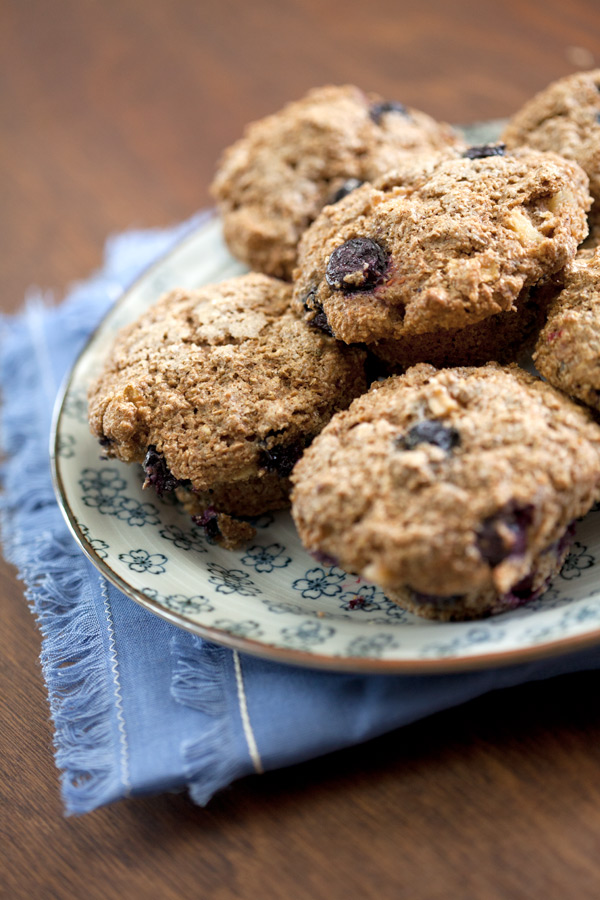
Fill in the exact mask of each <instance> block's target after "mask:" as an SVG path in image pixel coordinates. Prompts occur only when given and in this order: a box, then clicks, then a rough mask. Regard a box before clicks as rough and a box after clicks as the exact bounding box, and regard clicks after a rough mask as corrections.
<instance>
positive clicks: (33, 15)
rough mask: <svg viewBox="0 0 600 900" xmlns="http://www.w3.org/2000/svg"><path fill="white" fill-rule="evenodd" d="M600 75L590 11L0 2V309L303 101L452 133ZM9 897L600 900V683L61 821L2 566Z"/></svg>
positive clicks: (47, 283) (148, 220)
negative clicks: (351, 94) (351, 91)
mask: <svg viewBox="0 0 600 900" xmlns="http://www.w3.org/2000/svg"><path fill="white" fill-rule="evenodd" d="M595 63H597V64H600V7H599V6H598V3H597V0H571V2H570V3H569V4H565V3H564V0H546V2H542V0H539V2H538V0H518V2H516V0H511V2H504V3H499V2H488V0H484V2H478V3H476V2H471V0H455V2H453V3H451V4H450V3H447V2H443V0H422V2H421V3H419V4H409V3H404V4H402V3H400V4H399V3H398V2H397V0H371V2H368V3H366V2H365V0H347V2H342V0H332V2H330V3H325V4H323V3H322V2H317V0H295V2H292V0H287V2H281V3H275V2H272V0H271V2H270V0H253V2H252V3H245V2H239V0H235V2H234V0H221V2H219V3H215V4H212V3H211V4H209V3H202V2H194V0H54V2H52V3H48V2H43V0H2V2H0V68H1V73H0V74H1V77H0V130H1V133H0V263H1V264H0V305H1V308H2V309H3V310H5V311H6V310H12V309H16V308H17V307H18V306H19V305H20V304H21V302H22V299H23V296H24V294H25V293H26V291H27V290H29V289H31V287H32V286H35V285H37V286H38V287H39V288H40V289H42V290H44V291H48V292H50V293H51V294H52V295H53V296H54V297H55V298H56V299H59V298H60V297H61V296H62V295H63V294H64V292H65V290H66V288H67V287H68V285H69V284H70V283H71V282H72V281H74V280H76V279H78V278H82V277H84V276H86V275H87V274H88V273H89V272H90V271H91V270H92V269H93V268H94V267H96V266H98V265H99V263H100V261H101V256H102V248H103V244H104V241H105V239H106V237H107V236H108V235H109V234H110V233H112V232H115V231H119V230H122V229H125V228H128V227H131V226H140V227H148V226H159V225H166V224H170V223H172V222H175V221H178V220H180V219H183V218H184V217H186V216H189V215H191V214H192V213H193V212H194V211H195V210H197V209H198V208H200V207H203V206H205V205H207V204H208V203H209V202H210V199H209V194H208V185H209V183H210V179H211V177H212V173H213V170H214V165H215V161H216V158H217V156H218V154H219V153H220V151H221V150H222V149H223V148H224V147H225V146H226V145H227V144H228V143H229V142H231V141H232V140H233V139H235V138H236V137H237V136H238V135H239V134H240V133H241V131H242V129H243V126H244V124H245V123H246V122H248V121H249V120H251V119H253V118H256V117H259V116H261V115H264V114H265V113H268V112H271V111H274V110H276V109H277V108H278V107H280V106H281V105H282V104H283V103H284V102H285V101H287V100H289V99H293V98H295V97H298V96H300V95H301V94H302V93H304V91H305V90H306V89H308V88H309V87H310V86H314V85H318V84H322V83H325V82H334V83H343V82H355V83H358V84H360V85H361V86H363V87H364V88H366V89H370V90H376V91H379V92H381V93H382V94H384V95H386V96H389V97H394V98H398V99H401V100H404V101H405V102H407V103H409V104H412V105H415V106H417V107H420V108H422V109H425V110H426V111H428V112H430V113H432V114H433V115H435V116H438V117H440V118H445V119H447V120H450V121H454V122H468V121H472V120H476V119H483V118H493V117H500V116H506V115H510V113H511V112H512V111H513V110H515V109H516V108H517V107H518V106H519V105H520V104H521V103H522V102H523V101H524V100H525V99H527V97H528V96H530V95H531V94H532V93H533V92H534V91H535V90H538V89H540V88H542V87H543V86H544V85H545V84H547V83H548V82H549V81H551V80H552V79H554V78H557V77H559V76H561V75H564V74H567V73H569V72H571V71H574V70H575V69H576V68H577V67H578V66H582V65H583V66H585V65H593V64H595ZM0 578H1V587H0V594H1V600H2V602H1V603H0V673H1V696H2V700H1V702H0V710H1V722H0V774H1V778H0V798H1V801H2V822H1V825H0V894H1V896H2V897H4V896H6V897H7V898H10V900H13V898H29V897H32V898H35V900H37V898H40V900H46V898H48V900H79V898H83V897H85V898H89V900H95V898H98V900H100V898H102V900H113V898H115V900H116V898H128V897H138V896H143V897H145V898H146V900H159V898H160V900H170V898H173V900H175V898H178V900H186V898H208V897H210V898H215V900H221V898H236V897H243V898H262V897H268V898H269V897H281V898H285V900H300V898H309V897H310V898H313V900H321V898H323V900H325V898H326V900H338V898H340V900H341V898H345V900H347V898H354V897H367V898H371V897H373V898H375V897H377V898H381V897H384V898H388V897H390V898H392V897H393V898H398V900H404V898H406V900H438V898H439V900H446V898H461V900H462V898H485V900H487V898H490V900H496V898H497V900H521V898H523V900H529V898H532V897H535V898H538V897H544V898H547V900H551V898H561V900H562V898H587V897H590V898H592V897H594V898H597V897H598V894H599V883H600V864H599V862H598V859H599V854H598V850H599V849H600V787H599V786H598V785H599V784H600V711H599V709H598V705H597V703H596V700H595V695H596V691H597V690H598V689H599V688H600V674H597V673H594V674H587V675H577V676H569V677H565V678H562V679H559V680H555V681H553V682H550V683H546V684H540V685H529V686H526V687H523V688H520V689H514V690H511V691H506V692H503V693H501V694H498V695H492V696H489V697H486V698H483V699H481V700H478V701H476V702H473V703H470V704H468V705H467V706H465V707H463V708H461V709H459V710H454V711H450V712H447V713H444V714H441V715H438V716H435V717H433V718H432V719H430V720H428V721H425V722H421V723H419V724H416V725H414V726H412V727H410V728H406V729H403V730H402V731H399V732H396V733H395V734H391V735H388V736H386V737H385V738H382V739H380V740H378V741H375V742H372V743H370V744H369V745H366V746H363V747H357V748H354V749H351V750H348V751H346V752H344V753H339V754H336V755H334V756H331V757H328V758H325V759H321V760H317V761H315V762H312V763H307V764H305V765H303V766H299V767H296V768H295V769H292V770H285V771H281V772H276V773H271V774H269V775H266V776H263V777H261V778H252V779H247V780H246V781H244V782H242V783H240V784H237V785H235V786H234V787H233V788H231V789H230V790H228V791H226V792H224V793H223V794H221V795H220V796H218V797H217V798H215V799H214V800H213V802H212V803H211V804H210V805H209V807H208V808H207V809H205V810H201V809H198V808H196V807H194V806H193V805H192V804H191V803H190V802H189V801H188V800H187V798H186V797H185V796H184V795H165V796H161V797H156V798H148V799H139V800H133V801H127V802H122V803H120V804H116V805H114V806H112V807H110V808H107V809H103V810H99V811H97V812H95V813H92V814H89V815H87V816H84V817H81V818H78V819H74V818H71V819H65V818H63V816H62V809H61V804H60V799H59V792H58V783H57V775H56V772H55V769H54V765H53V761H52V732H51V728H50V725H49V721H48V711H47V706H46V699H45V693H44V689H43V685H42V682H41V676H40V671H39V664H38V662H37V656H38V653H39V638H38V634H37V631H36V628H35V624H34V621H33V618H32V616H31V614H30V613H29V611H28V609H27V605H26V601H25V599H24V597H23V590H22V585H21V584H20V583H19V582H18V581H17V579H16V576H15V574H14V571H13V570H12V569H11V567H10V566H8V565H7V564H5V563H0Z"/></svg>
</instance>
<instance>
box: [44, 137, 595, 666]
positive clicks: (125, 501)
mask: <svg viewBox="0 0 600 900" xmlns="http://www.w3.org/2000/svg"><path fill="white" fill-rule="evenodd" d="M491 127H492V135H493V133H494V132H493V126H491ZM471 134H472V133H471ZM470 136H471V135H470ZM489 137H490V126H488V130H487V131H483V132H482V131H481V130H479V131H478V133H477V139H479V140H481V139H489ZM244 271H245V269H244V268H243V267H242V266H241V265H240V264H239V263H238V262H236V261H235V260H234V259H233V258H232V257H231V256H230V255H229V253H228V251H227V249H226V247H225V245H224V242H223V238H222V233H221V226H220V222H219V220H218V219H217V218H216V217H215V218H213V219H212V220H210V221H209V222H208V223H207V224H205V225H203V226H202V227H200V228H199V229H198V230H197V231H195V232H194V233H193V234H191V235H190V236H188V237H187V238H186V239H185V240H184V241H183V242H182V243H180V244H179V245H178V246H177V247H176V248H175V249H174V250H172V251H171V252H170V253H169V254H168V255H167V256H166V257H165V258H163V259H162V260H161V261H160V262H159V263H157V264H155V265H154V266H153V267H152V268H151V269H150V270H149V271H148V272H146V274H145V275H143V276H142V278H141V279H140V280H139V281H138V282H137V283H136V284H135V285H134V286H133V287H132V288H131V289H130V290H128V291H127V292H126V293H125V294H124V295H123V296H122V297H121V299H120V300H118V301H117V303H116V304H115V306H114V307H113V308H112V310H111V311H110V312H109V314H108V315H107V316H106V318H105V319H104V320H103V322H102V323H101V325H100V326H99V328H98V329H97V331H96V332H95V333H94V334H93V335H92V337H91V339H90V341H89V342H88V344H87V346H86V347H85V349H84V350H83V352H82V353H81V355H80V356H79V358H78V360H77V361H76V363H75V365H74V367H73V369H72V371H71V373H70V376H69V378H68V379H67V382H66V385H65V387H64V388H63V392H62V394H61V396H60V397H59V399H58V401H57V406H56V411H55V418H54V421H55V424H54V427H53V438H52V448H53V449H52V452H51V456H52V467H53V477H54V484H55V489H56V493H57V497H58V501H59V504H60V506H61V509H62V511H63V514H64V515H65V518H66V520H67V522H68V524H69V527H70V529H71V531H72V532H73V534H74V536H75V538H76V540H77V541H78V542H79V544H80V546H81V548H82V550H83V551H84V552H85V553H86V554H87V556H88V557H89V558H90V559H91V561H92V562H93V563H94V564H95V565H96V566H97V568H98V569H99V570H100V572H101V573H102V574H103V575H104V576H105V577H106V578H107V579H109V580H110V581H111V582H113V584H115V585H116V586H117V587H118V588H119V589H120V590H122V591H123V592H124V593H125V594H126V595H127V596H128V597H130V598H131V599H133V600H135V601H137V602H138V603H140V604H142V605H143V606H144V607H146V608H147V609H149V610H151V611H152V612H153V613H156V614H157V615H159V616H162V617H163V618H165V619H167V620H169V621H170V622H172V623H173V624H174V625H177V626H179V627H182V628H186V629H188V630H190V631H193V632H195V633H197V634H199V635H201V636H202V637H204V638H207V639H209V640H211V641H214V642H216V643H219V644H223V645H226V646H229V647H233V648H235V649H238V650H242V651H244V652H247V653H252V654H255V655H258V656H262V657H265V658H269V659H273V660H277V661H280V662H287V663H291V664H301V665H308V666H313V667H323V668H329V669H335V670H346V671H347V670H351V671H360V672H380V673H383V672H385V673H401V672H402V673H409V672H410V673H425V672H433V671H435V672H442V671H450V670H455V669H460V668H463V669H466V668H478V667H479V668H483V667H488V666H493V665H501V664H509V663H516V662H520V661H524V660H528V659H532V658H534V657H538V656H543V655H550V654H555V653H563V652H567V651H571V650H575V649H577V648H580V647H584V646H587V645H590V644H593V643H596V642H598V641H600V507H599V508H598V509H594V510H592V511H591V512H590V513H589V514H588V515H587V516H586V518H585V519H583V520H582V521H581V522H579V523H578V526H577V532H576V535H575V542H574V544H573V546H572V549H571V552H570V554H569V556H568V558H567V560H566V562H565V564H564V566H563V569H562V572H561V574H560V575H559V576H557V578H556V579H555V581H554V583H553V584H552V586H551V587H550V589H549V590H548V591H546V593H545V594H544V595H543V596H542V597H539V598H538V599H536V600H534V601H531V602H530V603H528V604H525V605H524V606H522V607H520V608H519V609H517V610H514V611H512V612H510V613H505V614H503V615H499V616H495V617H493V618H490V619H486V620H482V621H480V622H443V623H440V622H433V621H428V620H424V619H420V618H418V617H417V616H413V615H411V614H410V613H408V612H406V611H404V610H403V609H401V608H400V607H399V606H397V605H396V604H394V603H392V602H391V601H390V600H388V599H387V598H386V597H385V595H384V594H383V592H382V591H381V590H380V589H379V588H377V587H375V586H374V585H372V584H369V583H368V582H366V581H364V580H362V579H360V578H356V577H355V576H352V575H348V574H347V573H346V572H343V571H342V570H340V569H338V568H336V567H328V566H325V565H321V564H318V563H316V562H315V560H314V559H312V558H311V557H310V556H309V555H308V554H307V553H306V552H305V550H304V549H303V548H302V546H301V544H300V541H299V539H298V536H297V534H296V531H295V528H294V525H293V522H292V519H291V516H290V514H289V512H287V511H283V512H278V513H276V514H271V513H269V514H267V515H264V516H261V517H260V518H259V519H257V520H256V522H255V525H256V537H255V538H254V539H253V540H252V541H250V542H249V543H248V545H247V546H246V547H245V548H244V549H242V550H240V551H236V552H234V551H227V550H224V549H222V548H221V547H219V546H217V545H215V544H211V543H210V542H209V541H208V540H207V538H206V537H205V535H204V533H203V531H202V530H201V529H199V528H196V526H194V525H193V523H192V522H191V520H190V519H189V517H188V516H187V515H186V514H185V513H184V512H183V511H182V510H181V508H180V507H179V506H178V505H177V503H176V502H175V501H167V500H159V499H158V498H157V497H156V496H155V495H154V493H150V492H149V491H143V490H142V480H143V478H142V470H141V467H139V466H128V465H126V464H124V463H121V462H119V461H115V460H107V459H102V458H101V457H100V451H99V446H98V443H97V441H96V440H95V438H93V437H92V436H91V434H90V432H89V429H88V426H87V404H86V392H87V386H88V384H89V381H90V379H91V378H92V377H93V376H94V375H95V374H96V373H97V372H98V370H99V369H100V367H101V365H102V362H103V360H104V358H105V356H106V354H107V352H108V349H109V346H110V344H111V342H112V340H113V337H114V335H115V333H116V331H117V330H118V329H119V328H120V327H121V326H123V325H124V324H126V323H128V322H131V321H132V320H133V319H135V318H137V317H138V316H139V315H140V314H141V313H142V312H143V310H144V309H146V308H147V307H148V306H149V305H150V304H152V303H153V302H155V301H156V300H157V299H158V297H159V296H160V295H161V294H162V293H163V292H164V291H165V290H168V289H170V288H172V287H174V286H180V287H188V288H191V287H198V286H200V285H202V284H207V283H210V282H213V281H221V280H223V279H225V278H229V277H231V276H233V275H237V274H240V273H242V272H244Z"/></svg>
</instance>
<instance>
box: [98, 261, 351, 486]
mask: <svg viewBox="0 0 600 900" xmlns="http://www.w3.org/2000/svg"><path fill="white" fill-rule="evenodd" d="M290 294H291V289H290V287H289V285H287V284H285V283H283V282H280V281H277V280H275V279H273V278H268V277H267V276H264V275H258V274H249V275H243V276H240V277H238V278H232V279H230V280H228V281H224V282H221V283H220V284H216V285H208V286H206V287H203V288H201V289H199V290H191V291H184V290H175V291H172V292H171V293H169V294H167V295H166V296H164V297H163V298H162V299H161V300H160V301H159V302H158V303H157V304H156V305H155V306H153V307H152V308H151V309H149V310H148V311H147V312H146V313H145V314H144V315H143V316H142V317H141V318H140V319H139V320H138V321H137V322H135V323H134V324H132V325H130V326H128V327H126V328H125V329H124V330H123V331H121V332H120V334H119V335H118V336H117V338H116V340H115V343H114V346H113V348H112V350H111V353H110V356H109V358H108V360H107V362H106V365H105V367H104V370H103V371H102V373H101V374H100V376H99V377H98V378H97V379H96V380H95V382H94V383H93V384H92V386H91V388H90V392H89V419H90V425H91V429H92V431H93V433H94V434H95V435H96V436H97V437H98V438H99V439H100V440H101V442H102V443H103V446H104V447H105V450H106V453H107V454H108V455H109V456H117V457H119V458H120V459H123V460H125V461H127V462H132V461H137V462H142V461H143V459H144V457H145V454H146V452H147V450H148V448H149V447H153V448H155V450H156V452H157V453H158V454H161V455H162V456H163V457H164V459H165V461H166V465H167V466H168V469H169V470H170V472H171V474H172V476H173V477H174V478H175V479H178V480H181V481H188V480H189V481H190V482H191V487H193V488H194V489H198V490H206V489H210V487H211V485H212V484H214V483H220V484H222V483H229V482H235V481H243V480H245V479H248V478H252V477H253V476H256V474H257V472H259V471H260V470H261V469H262V468H264V464H265V454H271V457H274V458H276V457H277V453H278V452H282V447H283V448H289V447H290V446H300V448H301V449H302V448H303V447H304V445H305V443H306V442H307V440H308V439H310V437H312V436H313V435H314V434H316V433H317V432H318V431H320V430H321V428H322V427H323V426H324V425H325V423H326V422H327V421H328V420H329V419H330V418H331V416H332V415H333V413H334V412H335V411H336V410H338V409H341V408H343V407H345V406H347V405H348V404H349V403H350V401H351V399H352V398H353V397H355V396H357V395H358V394H360V393H361V392H362V391H364V390H365V389H366V381H365V375H364V352H363V351H362V350H360V349H358V348H346V347H342V346H341V345H338V344H337V343H336V342H335V341H334V340H333V339H332V338H330V337H328V336H327V335H324V334H322V333H320V332H318V331H315V330H314V329H310V328H308V327H307V326H306V325H305V324H304V322H302V321H301V320H300V319H299V318H298V317H297V316H296V315H295V314H294V313H293V312H292V311H291V310H290V308H289V301H290Z"/></svg>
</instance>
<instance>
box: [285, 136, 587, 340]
mask: <svg viewBox="0 0 600 900" xmlns="http://www.w3.org/2000/svg"><path fill="white" fill-rule="evenodd" d="M589 205H590V198H589V194H588V191H587V177H586V175H585V173H584V172H583V171H582V170H581V168H580V167H579V166H578V165H577V164H576V163H573V162H570V161H568V160H565V159H564V158H562V157H560V156H557V155H555V154H552V153H541V152H539V151H535V150H527V149H522V150H517V151H514V152H504V150H503V147H502V145H495V146H488V147H482V148H471V149H470V150H467V151H466V152H465V153H464V154H462V155H461V154H459V153H458V152H455V151H453V152H452V157H450V156H449V155H448V154H446V155H444V156H442V155H438V156H430V157H428V158H426V159H423V160H421V161H420V162H415V163H412V164H405V165H404V166H403V167H402V168H399V169H397V170H396V171H394V172H391V173H388V174H387V175H386V176H383V177H382V178H381V179H380V180H379V181H376V182H374V183H373V184H372V185H371V184H365V185H363V186H362V187H360V188H358V189H357V190H355V191H353V192H352V193H351V194H350V195H349V196H348V197H346V198H345V199H344V200H341V201H340V202H339V203H337V204H335V205H332V206H327V207H325V208H324V209H323V211H322V212H321V214H320V215H319V217H318V218H317V219H316V221H315V222H314V223H313V224H312V226H311V227H310V228H309V229H308V231H306V232H305V234H304V236H303V238H302V240H301V242H300V246H299V257H298V268H297V270H296V272H295V285H294V302H295V305H296V308H297V309H298V310H299V311H303V312H304V315H305V317H306V318H307V320H308V321H312V322H313V324H315V325H321V326H322V327H325V328H326V329H327V330H329V332H330V333H333V334H334V335H335V337H337V338H338V339H339V340H343V341H345V342H347V343H352V342H354V341H365V342H367V343H371V342H374V341H377V340H383V339H390V338H392V339H393V338H399V337H402V336H404V335H406V334H418V333H424V332H432V331H437V330H438V329H441V328H446V329H450V328H463V327H465V326H467V325H470V324H473V323H475V322H479V321H482V320H483V319H485V318H486V317H488V316H490V315H495V314H497V313H499V312H502V311H504V310H509V309H511V308H513V306H514V305H515V302H516V300H517V298H518V296H519V294H520V293H521V292H522V291H523V289H524V288H526V287H528V286H529V285H532V284H534V283H535V282H537V281H538V280H539V279H540V278H542V276H545V275H550V274H552V273H554V272H556V271H558V270H559V269H561V268H563V266H564V265H565V264H566V263H567V262H568V261H569V260H570V259H571V258H572V257H573V256H574V255H575V252H576V249H577V245H578V244H579V243H580V242H581V240H582V239H583V238H584V237H585V235H586V234H587V223H586V211H587V210H588V209H589Z"/></svg>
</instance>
